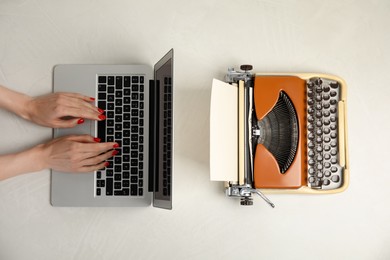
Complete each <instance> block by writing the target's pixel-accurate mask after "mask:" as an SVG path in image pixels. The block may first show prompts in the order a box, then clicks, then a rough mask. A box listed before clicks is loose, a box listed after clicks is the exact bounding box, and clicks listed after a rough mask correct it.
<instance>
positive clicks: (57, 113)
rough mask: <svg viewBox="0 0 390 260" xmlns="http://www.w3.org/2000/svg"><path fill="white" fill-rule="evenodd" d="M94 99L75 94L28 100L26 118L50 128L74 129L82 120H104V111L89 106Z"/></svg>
mask: <svg viewBox="0 0 390 260" xmlns="http://www.w3.org/2000/svg"><path fill="white" fill-rule="evenodd" d="M94 100H95V99H94V98H91V97H87V96H83V95H81V94H77V93H52V94H48V95H44V96H38V97H34V98H29V99H28V101H27V102H26V106H25V109H26V110H25V111H26V112H25V113H24V114H25V115H26V118H27V119H28V120H30V121H32V122H34V123H36V124H39V125H42V126H48V127H52V128H65V127H74V126H76V125H77V124H81V123H83V122H84V119H91V120H104V119H105V118H106V117H105V115H103V113H104V111H103V110H102V109H100V108H97V107H95V106H94V105H92V104H91V102H93V101H94Z"/></svg>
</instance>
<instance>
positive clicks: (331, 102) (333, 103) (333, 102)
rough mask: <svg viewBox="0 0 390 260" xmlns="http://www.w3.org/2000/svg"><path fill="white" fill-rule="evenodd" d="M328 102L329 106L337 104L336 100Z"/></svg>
mask: <svg viewBox="0 0 390 260" xmlns="http://www.w3.org/2000/svg"><path fill="white" fill-rule="evenodd" d="M329 102H330V104H331V105H336V104H337V100H336V99H331V100H330V101H329Z"/></svg>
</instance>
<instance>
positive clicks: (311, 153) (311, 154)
mask: <svg viewBox="0 0 390 260" xmlns="http://www.w3.org/2000/svg"><path fill="white" fill-rule="evenodd" d="M308 155H309V157H313V156H314V151H313V150H312V149H309V152H308Z"/></svg>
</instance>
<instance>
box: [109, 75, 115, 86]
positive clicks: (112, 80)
mask: <svg viewBox="0 0 390 260" xmlns="http://www.w3.org/2000/svg"><path fill="white" fill-rule="evenodd" d="M107 81H108V85H114V82H115V79H114V77H113V76H108V77H107Z"/></svg>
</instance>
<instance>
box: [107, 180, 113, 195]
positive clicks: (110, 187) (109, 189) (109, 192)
mask: <svg viewBox="0 0 390 260" xmlns="http://www.w3.org/2000/svg"><path fill="white" fill-rule="evenodd" d="M113 185H114V180H113V179H112V178H106V195H107V196H112V192H113Z"/></svg>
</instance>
